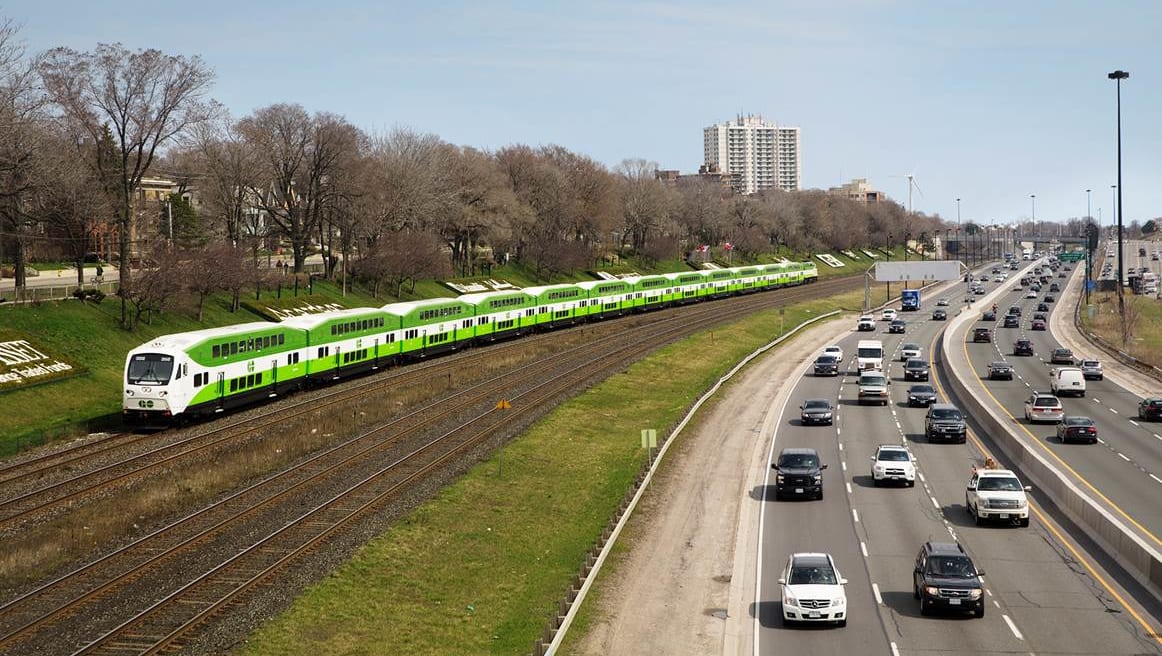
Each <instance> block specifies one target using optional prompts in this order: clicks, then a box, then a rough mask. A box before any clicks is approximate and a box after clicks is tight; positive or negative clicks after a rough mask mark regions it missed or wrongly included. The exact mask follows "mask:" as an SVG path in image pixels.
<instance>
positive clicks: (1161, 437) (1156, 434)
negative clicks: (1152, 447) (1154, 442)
mask: <svg viewBox="0 0 1162 656" xmlns="http://www.w3.org/2000/svg"><path fill="white" fill-rule="evenodd" d="M1154 439H1158V440H1162V435H1159V434H1158V433H1154Z"/></svg>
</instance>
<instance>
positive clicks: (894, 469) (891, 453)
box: [871, 444, 916, 487]
mask: <svg viewBox="0 0 1162 656" xmlns="http://www.w3.org/2000/svg"><path fill="white" fill-rule="evenodd" d="M871 463H872V464H871V475H872V484H873V485H875V486H876V487H879V486H880V485H881V484H883V483H885V482H887V481H900V482H902V483H903V484H904V485H907V486H908V487H912V486H914V485H916V457H915V456H913V455H912V454H911V453H908V450H907V449H905V448H904V447H902V446H900V445H898V444H881V445H880V446H879V448H877V449H876V453H875V455H874V456H872V458H871Z"/></svg>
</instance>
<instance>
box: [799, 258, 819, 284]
mask: <svg viewBox="0 0 1162 656" xmlns="http://www.w3.org/2000/svg"><path fill="white" fill-rule="evenodd" d="M795 264H797V265H798V266H797V267H795V272H796V274H797V276H796V282H795V283H794V284H796V285H802V284H804V283H808V282H815V281H816V280H819V267H817V266H815V263H814V262H796V263H795Z"/></svg>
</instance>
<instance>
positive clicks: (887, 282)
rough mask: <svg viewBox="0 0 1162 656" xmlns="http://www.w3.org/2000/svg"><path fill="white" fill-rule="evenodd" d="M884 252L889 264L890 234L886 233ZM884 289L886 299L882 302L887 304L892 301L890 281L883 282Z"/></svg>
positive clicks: (890, 253) (890, 254) (890, 251)
mask: <svg viewBox="0 0 1162 656" xmlns="http://www.w3.org/2000/svg"><path fill="white" fill-rule="evenodd" d="M884 252H885V254H886V257H887V258H888V259H887V261H888V262H891V261H892V233H890V232H889V233H888V239H887V241H885V242H884ZM884 289H885V290H886V293H887V295H888V297H887V298H886V299H885V300H884V302H885V303H887V302H888V301H890V300H892V283H891V282H890V281H887V280H885V281H884Z"/></svg>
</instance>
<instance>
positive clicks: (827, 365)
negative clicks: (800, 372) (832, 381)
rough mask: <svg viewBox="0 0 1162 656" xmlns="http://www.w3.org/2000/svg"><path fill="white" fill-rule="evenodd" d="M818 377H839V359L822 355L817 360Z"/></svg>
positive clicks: (816, 371)
mask: <svg viewBox="0 0 1162 656" xmlns="http://www.w3.org/2000/svg"><path fill="white" fill-rule="evenodd" d="M815 375H816V376H838V375H839V358H837V357H835V356H834V355H821V356H819V357H817V358H815Z"/></svg>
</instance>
